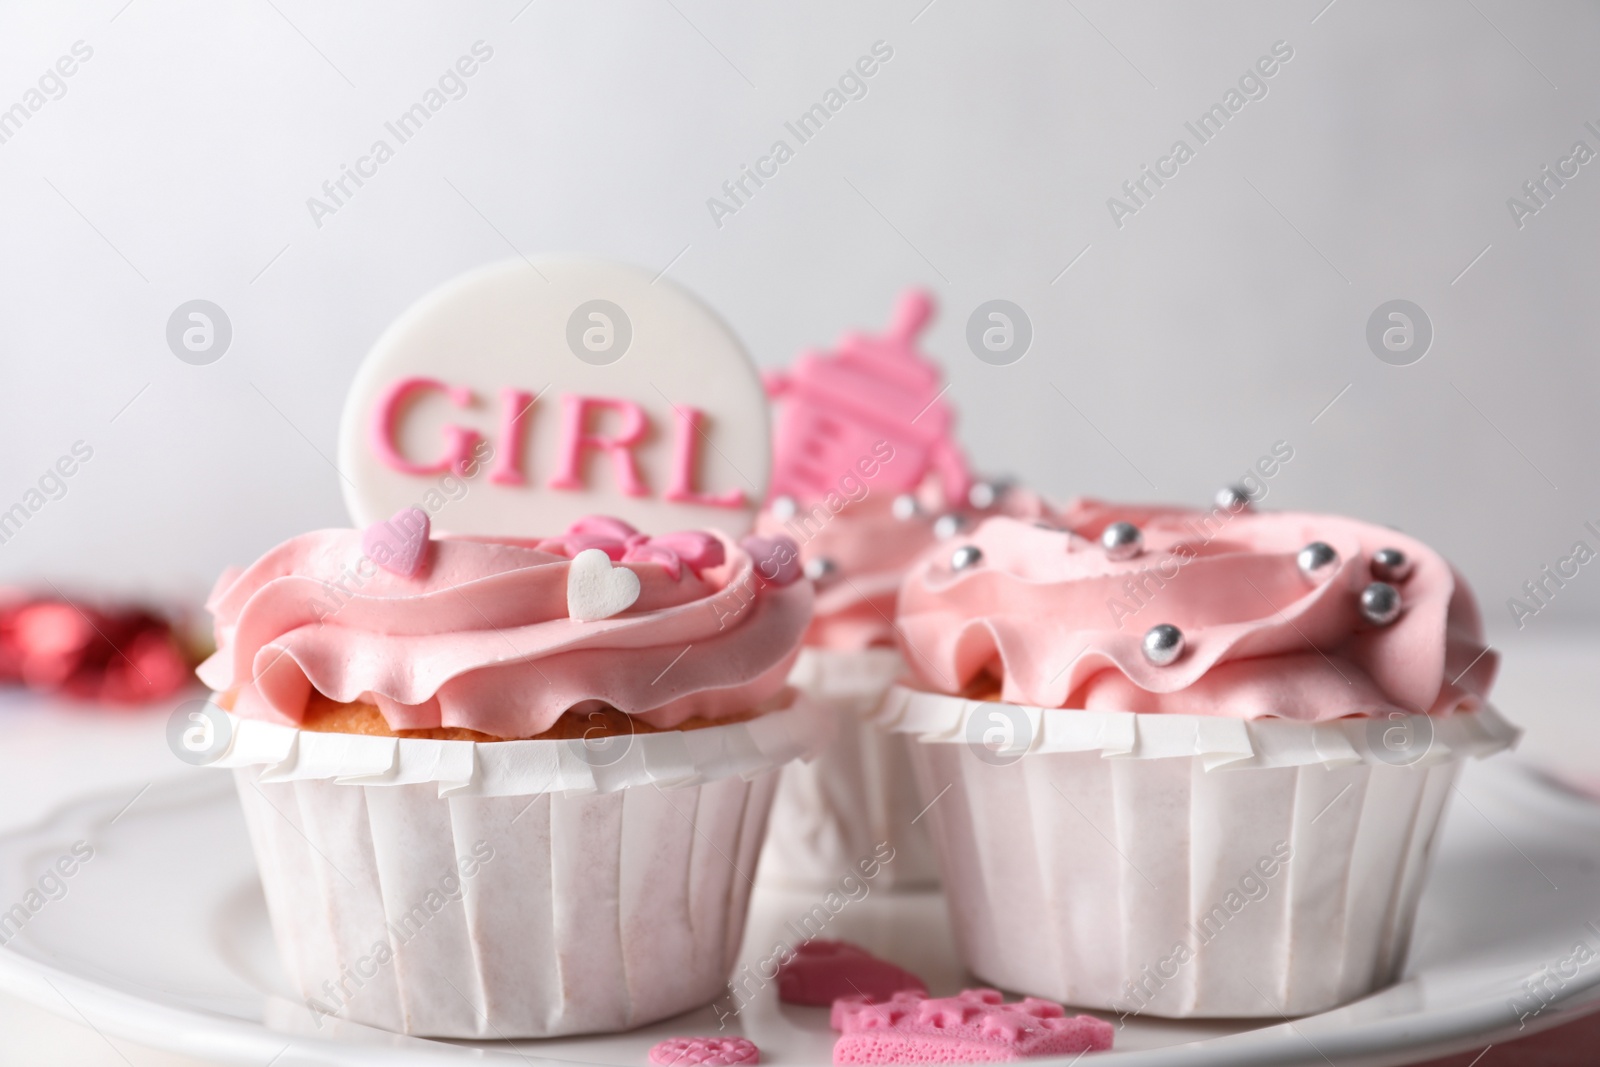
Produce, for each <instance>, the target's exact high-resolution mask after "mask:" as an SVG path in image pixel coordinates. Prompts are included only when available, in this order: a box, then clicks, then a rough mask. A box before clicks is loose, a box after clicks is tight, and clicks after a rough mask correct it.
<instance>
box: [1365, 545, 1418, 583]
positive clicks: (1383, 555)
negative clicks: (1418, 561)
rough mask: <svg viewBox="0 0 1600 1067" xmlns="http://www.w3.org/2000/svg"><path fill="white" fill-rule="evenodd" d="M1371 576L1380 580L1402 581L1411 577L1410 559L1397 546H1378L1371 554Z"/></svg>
mask: <svg viewBox="0 0 1600 1067" xmlns="http://www.w3.org/2000/svg"><path fill="white" fill-rule="evenodd" d="M1372 576H1373V577H1374V578H1376V579H1378V580H1379V581H1380V582H1403V581H1405V580H1406V579H1407V578H1409V577H1411V560H1410V559H1408V558H1407V557H1406V554H1405V553H1404V552H1402V551H1400V550H1399V549H1398V548H1380V549H1378V551H1376V552H1374V553H1373V554H1372Z"/></svg>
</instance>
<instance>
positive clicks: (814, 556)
mask: <svg viewBox="0 0 1600 1067" xmlns="http://www.w3.org/2000/svg"><path fill="white" fill-rule="evenodd" d="M917 499H918V501H919V504H918V508H919V510H918V512H917V513H916V514H915V515H913V516H911V517H910V518H900V517H899V516H897V515H895V513H894V505H893V501H892V500H891V499H889V496H888V494H885V493H876V494H874V495H872V496H868V497H866V498H865V499H863V500H860V501H858V502H854V503H847V504H844V505H843V507H842V508H841V509H840V510H839V511H837V512H834V511H832V510H830V508H829V505H828V503H827V502H826V501H824V502H820V503H816V504H812V505H805V504H801V505H798V506H797V508H796V511H795V514H794V515H793V516H790V517H788V518H787V519H779V518H778V516H777V515H776V514H775V513H774V512H773V511H772V509H771V507H770V506H769V507H768V508H767V510H765V511H763V512H762V513H761V516H760V518H759V519H758V520H757V522H756V528H757V530H759V531H761V532H763V533H769V534H781V535H784V536H787V537H790V538H792V539H793V540H795V541H796V542H797V543H798V544H799V545H800V558H801V560H803V561H804V562H806V563H810V562H812V561H813V560H827V561H828V563H829V564H831V569H830V570H829V571H828V573H827V574H825V575H823V576H822V577H820V578H819V579H818V580H817V601H816V611H815V613H814V615H813V616H812V620H811V627H810V629H808V630H807V631H806V637H805V643H806V644H807V645H810V646H813V647H816V648H828V649H834V650H837V651H844V652H858V651H860V650H861V649H864V648H893V647H894V646H895V645H896V644H897V643H898V640H899V636H898V634H897V632H896V630H895V625H894V614H895V605H896V602H897V600H898V599H899V596H900V584H901V582H903V581H904V580H905V574H906V568H907V567H908V566H910V565H911V562H912V561H913V560H915V559H916V558H917V557H918V556H920V555H921V554H922V553H923V552H925V551H927V549H928V548H929V547H930V546H931V545H933V544H935V543H936V542H938V541H939V538H938V536H937V534H936V533H935V532H934V524H935V522H936V521H937V516H939V515H941V514H943V513H945V512H944V511H943V509H942V507H941V504H942V501H943V493H942V492H941V490H940V489H939V487H938V486H937V485H933V484H931V483H930V484H925V485H924V486H923V488H922V490H921V492H920V493H918V494H917ZM1048 510H1049V509H1048V508H1047V506H1046V505H1045V504H1044V502H1043V501H1042V500H1041V499H1040V498H1039V497H1038V496H1036V495H1035V494H1033V493H1031V492H1028V491H1027V490H1025V489H1019V488H1015V487H1010V488H1006V489H1005V490H1003V491H1002V492H1001V493H1000V494H999V497H998V498H997V500H996V502H995V504H994V508H993V509H991V510H990V511H987V512H984V511H979V510H977V509H974V508H962V509H959V510H956V511H954V514H955V515H956V516H957V517H958V518H959V519H960V520H961V521H962V522H964V523H966V524H967V526H968V527H971V526H973V525H976V524H977V523H978V522H979V521H981V519H982V518H983V516H984V515H985V514H1004V515H1011V516H1014V517H1017V518H1038V517H1041V516H1043V515H1045V514H1047V513H1048Z"/></svg>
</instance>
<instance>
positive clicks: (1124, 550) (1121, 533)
mask: <svg viewBox="0 0 1600 1067" xmlns="http://www.w3.org/2000/svg"><path fill="white" fill-rule="evenodd" d="M1100 547H1101V548H1103V549H1105V550H1106V558H1107V559H1113V560H1117V561H1118V562H1120V561H1122V560H1125V559H1132V558H1133V557H1135V556H1137V555H1138V554H1139V553H1141V552H1143V551H1144V534H1142V533H1140V532H1139V527H1137V526H1135V525H1134V524H1133V523H1131V522H1114V523H1112V524H1111V525H1110V526H1107V527H1106V528H1105V531H1104V532H1102V533H1101V534H1100Z"/></svg>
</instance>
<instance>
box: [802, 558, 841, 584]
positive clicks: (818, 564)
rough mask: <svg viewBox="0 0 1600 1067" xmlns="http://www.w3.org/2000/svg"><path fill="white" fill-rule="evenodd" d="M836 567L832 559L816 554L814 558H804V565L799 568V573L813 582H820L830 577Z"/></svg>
mask: <svg viewBox="0 0 1600 1067" xmlns="http://www.w3.org/2000/svg"><path fill="white" fill-rule="evenodd" d="M838 569H839V568H838V566H837V565H836V564H835V563H834V562H833V560H831V559H829V558H828V557H827V556H817V557H816V558H814V559H808V560H806V565H805V566H804V567H803V568H801V573H803V574H804V575H805V576H806V577H807V578H810V579H811V580H812V581H813V582H821V581H825V580H827V579H829V578H832V577H833V575H834V573H835V572H836V571H837V570H838Z"/></svg>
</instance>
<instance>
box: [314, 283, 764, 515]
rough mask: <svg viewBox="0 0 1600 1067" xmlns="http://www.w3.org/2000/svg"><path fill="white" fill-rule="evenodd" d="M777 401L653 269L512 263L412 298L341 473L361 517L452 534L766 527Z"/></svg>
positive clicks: (351, 404) (376, 372) (348, 426)
mask: <svg viewBox="0 0 1600 1067" xmlns="http://www.w3.org/2000/svg"><path fill="white" fill-rule="evenodd" d="M767 418H768V415H767V398H766V394H765V392H764V391H763V389H762V386H761V379H760V376H759V375H758V374H757V372H756V369H755V367H754V366H753V365H752V364H751V362H750V360H749V357H748V356H746V355H745V351H744V348H743V347H742V346H741V345H740V344H739V341H738V339H737V338H735V337H734V336H733V334H732V333H731V332H730V331H729V330H728V328H727V326H725V325H723V323H722V322H721V320H719V319H718V318H717V317H716V315H714V314H713V313H712V312H711V311H710V310H709V309H707V308H706V307H705V305H703V304H701V303H700V302H699V301H698V300H696V299H695V298H694V297H692V296H690V295H689V294H688V293H687V292H685V291H684V290H682V289H680V288H678V287H677V286H675V285H673V284H672V283H671V282H668V281H666V280H663V279H655V280H652V278H651V276H650V275H649V274H647V273H645V272H644V271H641V270H638V269H636V268H633V267H627V266H622V265H619V264H614V263H604V262H596V261H590V260H541V261H537V262H535V263H533V264H529V263H528V262H526V261H524V260H520V259H519V260H512V261H509V262H506V263H500V264H495V265H493V266H489V267H484V268H482V269H479V270H475V271H472V272H471V273H469V274H465V275H463V276H461V277H460V278H457V279H455V280H454V281H451V282H448V283H446V284H445V285H443V286H441V287H440V288H439V289H436V290H435V291H433V292H432V293H429V294H428V295H427V296H425V297H423V298H422V299H421V300H420V301H418V302H417V303H416V304H414V305H412V307H411V308H410V309H408V310H407V311H406V312H405V313H404V314H403V315H401V316H400V318H399V319H398V320H397V321H396V322H395V323H394V324H393V325H392V326H390V327H389V329H388V330H386V331H385V332H384V334H383V336H382V337H380V338H379V339H378V342H377V344H375V345H374V346H373V348H372V351H371V352H370V353H368V355H367V358H366V361H365V362H363V363H362V365H361V369H360V370H359V371H357V372H356V378H355V382H354V383H353V384H352V385H351V387H350V394H349V396H348V397H347V398H346V400H345V407H344V416H343V420H342V423H341V426H340V430H339V469H340V471H341V472H342V473H343V474H344V476H345V502H346V504H347V505H348V506H349V508H350V514H351V516H352V517H353V518H354V520H355V524H356V525H357V526H366V525H368V524H370V523H373V522H376V521H378V520H380V519H384V518H387V517H389V516H390V515H393V514H395V513H396V512H397V511H399V510H400V509H403V508H408V507H416V508H421V509H422V510H423V511H424V512H426V513H427V515H428V517H429V519H430V520H431V522H432V524H433V526H434V528H435V529H438V530H444V531H449V532H451V533H456V534H474V535H484V536H496V537H544V536H553V535H555V534H559V533H561V532H562V531H563V530H565V529H566V528H567V527H568V526H569V525H571V524H572V522H573V521H574V520H576V519H579V518H581V517H583V516H585V515H614V516H616V517H617V518H620V519H623V520H625V521H627V522H629V523H631V524H633V525H634V526H636V527H638V528H639V529H640V530H642V531H644V532H647V533H667V532H670V531H674V530H683V529H699V528H706V527H710V528H714V529H718V530H722V531H724V532H725V533H728V534H730V535H732V536H735V537H737V536H739V535H741V534H744V533H747V532H749V530H750V528H751V527H752V526H753V524H754V520H755V513H756V509H757V508H758V507H759V505H760V503H761V501H762V500H763V499H764V498H765V496H766V491H767V479H768V474H769V468H770V466H771V448H772V446H771V438H770V435H769V432H768V423H767Z"/></svg>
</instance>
